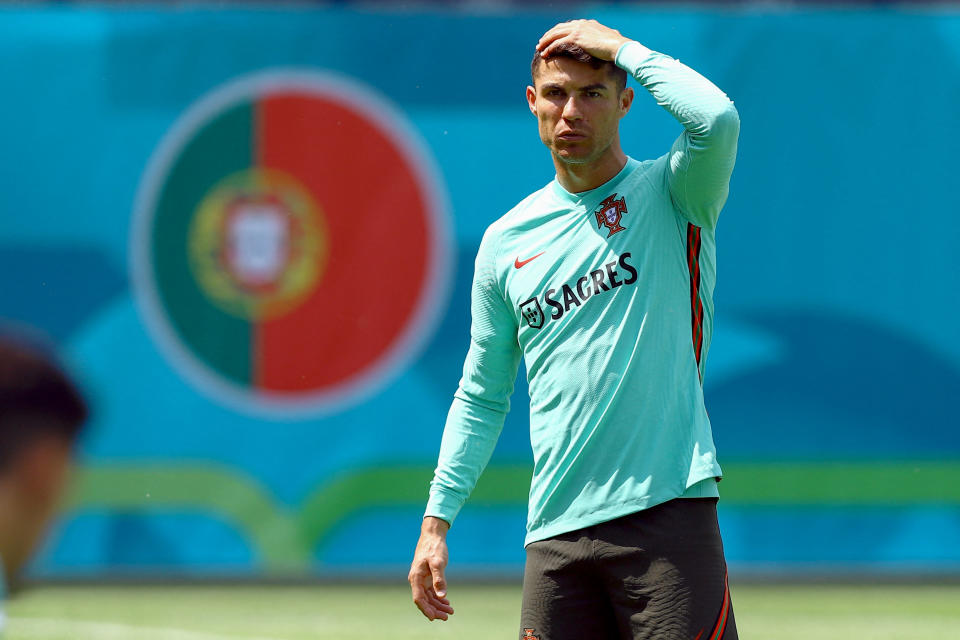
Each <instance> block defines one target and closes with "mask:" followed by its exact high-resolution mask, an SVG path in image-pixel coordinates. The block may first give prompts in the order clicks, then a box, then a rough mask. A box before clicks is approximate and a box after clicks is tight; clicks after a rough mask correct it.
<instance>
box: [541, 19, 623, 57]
mask: <svg viewBox="0 0 960 640" xmlns="http://www.w3.org/2000/svg"><path fill="white" fill-rule="evenodd" d="M627 42H630V38H625V37H624V36H623V35H621V33H620V32H619V31H617V30H616V29H611V28H610V27H607V26H604V25H602V24H600V23H599V22H597V21H596V20H571V21H570V22H561V23H560V24H558V25H557V26H555V27H553V28H552V29H550V30H549V31H547V32H546V33H545V34H543V36H542V37H541V38H540V42H538V43H537V51H538V52H539V53H540V56H541V57H542V58H549V57H550V56H551V55H552V52H554V51H556V50H557V48H558V47H560V46H563V45H564V44H571V45H575V46H578V47H580V48H581V49H583V50H584V51H586V52H587V53H589V54H590V55H591V56H593V57H594V58H599V59H600V60H610V61H611V62H614V61H615V58H616V57H617V51H619V50H620V47H621V46H623V45H624V44H625V43H627Z"/></svg>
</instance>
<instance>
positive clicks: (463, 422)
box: [409, 20, 739, 640]
mask: <svg viewBox="0 0 960 640" xmlns="http://www.w3.org/2000/svg"><path fill="white" fill-rule="evenodd" d="M627 73H629V74H630V75H632V76H633V77H634V78H635V79H636V80H637V81H638V82H639V83H640V84H641V85H642V86H643V87H644V88H645V89H647V90H648V91H649V92H650V93H651V94H652V95H653V97H654V98H655V99H656V100H657V102H658V103H659V104H660V105H662V106H663V107H664V108H666V109H667V111H669V112H670V113H671V114H672V115H673V116H674V117H675V118H676V119H677V120H679V121H680V123H681V124H682V125H683V127H684V131H683V133H682V134H681V135H680V137H679V138H678V139H677V140H676V142H675V143H674V144H673V147H672V148H671V149H670V151H669V153H667V154H666V155H664V156H663V157H661V158H659V159H658V160H651V161H646V162H638V161H636V160H633V159H631V158H629V157H627V156H626V155H625V153H624V152H623V150H622V149H621V146H620V139H619V121H620V119H621V118H622V117H623V116H625V115H626V114H627V112H628V111H629V109H630V105H631V103H632V101H633V98H634V92H633V90H632V89H630V88H626V87H625V84H626V74H627ZM532 75H533V82H534V84H533V86H531V87H527V101H528V103H529V107H530V111H531V112H532V113H533V114H534V116H536V118H537V121H538V123H539V130H540V138H541V140H542V141H543V143H544V144H545V145H546V146H547V147H548V148H549V149H550V152H551V154H552V156H553V162H554V166H555V168H556V172H557V177H556V179H555V180H554V181H553V182H551V183H550V184H548V185H547V186H546V187H545V188H543V189H541V190H540V191H537V192H536V193H534V194H532V195H530V196H528V197H527V198H526V199H524V200H523V201H522V202H521V203H520V204H519V205H517V206H516V207H515V208H514V209H513V210H511V211H510V212H509V213H508V214H507V215H506V216H504V217H503V218H501V219H500V220H498V221H497V222H495V223H494V224H492V225H491V226H490V227H489V229H488V230H487V232H486V234H485V235H484V238H483V240H482V242H481V245H480V249H479V252H478V254H477V261H476V272H475V276H474V283H473V290H472V300H471V311H472V316H473V324H472V327H471V343H470V350H469V353H468V355H467V360H466V363H465V365H464V373H463V379H462V380H461V382H460V386H459V389H458V390H457V393H456V394H455V397H454V401H453V406H452V407H451V409H450V414H449V416H448V418H447V423H446V427H445V430H444V435H443V441H442V444H441V448H440V460H439V463H438V466H437V470H436V474H435V476H434V479H433V482H432V483H431V490H430V499H429V502H428V505H427V510H426V515H425V517H424V520H423V525H422V530H421V536H420V541H419V543H418V545H417V549H416V552H415V556H414V560H413V565H412V567H411V569H410V576H409V579H410V583H411V587H412V590H413V598H414V601H415V602H416V604H417V606H418V607H419V608H420V610H421V611H422V612H423V614H424V615H425V616H426V617H427V618H429V619H431V620H434V619H441V620H446V619H447V617H448V616H449V615H451V614H452V613H453V608H452V607H451V605H450V601H449V600H448V599H447V597H446V582H445V578H444V569H445V567H446V564H447V558H448V555H447V546H446V539H445V536H446V532H447V529H448V528H449V526H450V524H451V523H452V522H453V520H454V518H455V516H456V515H457V512H458V511H459V509H460V507H461V506H462V505H463V503H464V501H465V500H466V498H467V496H468V495H469V493H470V491H471V490H472V489H473V486H474V484H475V483H476V480H477V478H478V476H479V475H480V473H481V471H482V470H483V468H484V466H485V465H486V463H487V461H488V460H489V458H490V455H491V453H492V451H493V448H494V444H495V443H496V440H497V437H498V435H499V432H500V429H501V428H502V425H503V419H504V417H505V415H506V413H507V411H508V410H509V397H510V394H511V393H512V391H513V382H514V379H515V377H516V373H517V368H518V364H519V359H520V357H521V355H522V356H523V358H524V360H525V363H526V367H527V375H528V380H529V387H530V437H531V444H532V446H533V454H534V469H533V481H532V484H531V487H530V503H529V514H528V521H527V537H526V541H525V544H526V549H527V563H526V568H525V571H524V586H523V604H522V611H521V626H520V637H521V638H522V639H523V640H565V639H571V640H572V639H578V640H595V639H601V638H656V639H657V640H664V639H673V638H677V639H683V640H694V639H698V640H720V639H721V638H725V639H727V640H730V639H733V638H736V637H737V632H736V626H735V623H734V621H733V612H732V609H731V606H730V595H729V589H728V586H727V579H726V563H725V560H724V557H723V548H722V544H721V541H720V534H719V529H718V527H717V517H716V501H717V496H718V495H719V494H718V492H717V481H718V480H719V478H720V475H721V470H720V467H719V465H718V464H717V461H716V456H715V448H714V444H713V436H712V433H711V429H710V422H709V419H708V417H707V413H706V410H705V408H704V403H703V391H702V375H703V364H704V359H705V357H706V353H707V349H708V347H709V344H710V336H711V331H712V315H713V306H712V292H713V286H714V279H715V274H716V271H715V246H714V228H715V226H716V222H717V217H718V215H719V212H720V209H721V207H722V206H723V204H724V202H725V201H726V197H727V189H728V183H729V179H730V174H731V172H732V171H733V165H734V160H735V157H736V148H737V136H738V134H739V118H738V115H737V112H736V110H735V109H734V107H733V104H732V103H731V102H730V100H729V99H728V98H727V97H726V96H725V95H724V94H723V93H722V92H721V91H720V90H719V89H717V88H716V87H715V86H714V85H712V84H711V83H710V82H709V81H707V80H706V79H705V78H703V77H702V76H700V75H699V74H697V73H696V72H694V71H693V70H691V69H689V68H687V67H686V66H684V65H682V64H680V63H679V62H678V61H676V60H674V59H672V58H670V57H668V56H665V55H662V54H659V53H656V52H653V51H651V50H649V49H647V48H646V47H644V46H643V45H641V44H640V43H638V42H634V41H631V40H629V39H627V38H625V37H624V36H622V35H621V34H620V33H619V32H617V31H615V30H613V29H610V28H608V27H605V26H603V25H601V24H599V23H597V22H595V21H585V20H576V21H573V22H566V23H563V24H559V25H557V26H555V27H554V28H552V29H551V30H549V31H548V32H547V33H546V34H544V36H543V37H542V38H541V39H540V41H539V43H538V44H537V54H536V55H535V57H534V60H533V65H532Z"/></svg>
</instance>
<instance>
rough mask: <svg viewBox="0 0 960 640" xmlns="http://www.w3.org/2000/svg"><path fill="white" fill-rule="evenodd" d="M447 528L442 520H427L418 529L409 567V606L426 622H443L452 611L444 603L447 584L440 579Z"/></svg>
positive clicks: (428, 518)
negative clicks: (411, 593)
mask: <svg viewBox="0 0 960 640" xmlns="http://www.w3.org/2000/svg"><path fill="white" fill-rule="evenodd" d="M449 529H450V525H449V524H447V522H446V521H445V520H441V519H440V518H434V517H433V516H427V517H426V518H424V519H423V525H422V526H421V527H420V541H419V542H417V550H416V552H414V554H413V564H411V565H410V575H409V576H407V579H408V580H409V581H410V589H411V591H412V592H413V602H414V604H416V605H417V608H418V609H420V612H421V613H422V614H423V615H425V616H426V617H427V619H428V620H437V619H439V620H446V619H447V617H448V616H450V615H453V607H451V606H450V601H449V600H447V580H446V578H445V577H444V575H443V572H444V570H445V569H446V568H447V558H448V555H447V531H448V530H449Z"/></svg>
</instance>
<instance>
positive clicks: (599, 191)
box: [550, 156, 640, 207]
mask: <svg viewBox="0 0 960 640" xmlns="http://www.w3.org/2000/svg"><path fill="white" fill-rule="evenodd" d="M638 164H640V163H639V162H637V161H636V160H634V159H633V158H631V157H629V156H627V162H626V164H624V165H623V169H620V171H619V173H617V175H615V176H613V177H612V178H610V179H609V180H607V181H606V182H604V183H603V184H602V185H600V186H599V187H596V188H595V189H590V190H589V191H581V192H580V193H570V192H569V191H567V190H566V189H564V188H563V186H561V184H560V181H559V180H557V178H556V176H554V178H553V182H551V183H550V187H551V190H552V191H553V194H554V195H555V196H557V197H558V198H560V200H562V201H563V202H566V203H569V204H572V205H581V204H582V205H584V206H588V207H589V206H590V203H592V202H593V200H597V202H599V201H600V200H603V198H604V197H606V196H608V195H610V191H611V190H612V189H614V188H616V186H617V185H618V184H620V182H621V181H622V180H623V179H624V177H626V175H627V174H628V173H630V172H631V171H632V170H633V169H634V168H635V167H636V166H637V165H638Z"/></svg>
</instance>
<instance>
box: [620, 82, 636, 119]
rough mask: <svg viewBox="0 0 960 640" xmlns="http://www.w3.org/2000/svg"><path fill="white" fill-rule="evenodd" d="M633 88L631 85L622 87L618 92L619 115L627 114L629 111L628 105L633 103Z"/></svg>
mask: <svg viewBox="0 0 960 640" xmlns="http://www.w3.org/2000/svg"><path fill="white" fill-rule="evenodd" d="M633 95H634V94H633V89H632V88H631V87H626V88H624V90H623V91H621V92H620V98H619V100H620V117H621V118H622V117H623V116H625V115H627V112H629V111H630V105H632V104H633Z"/></svg>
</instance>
